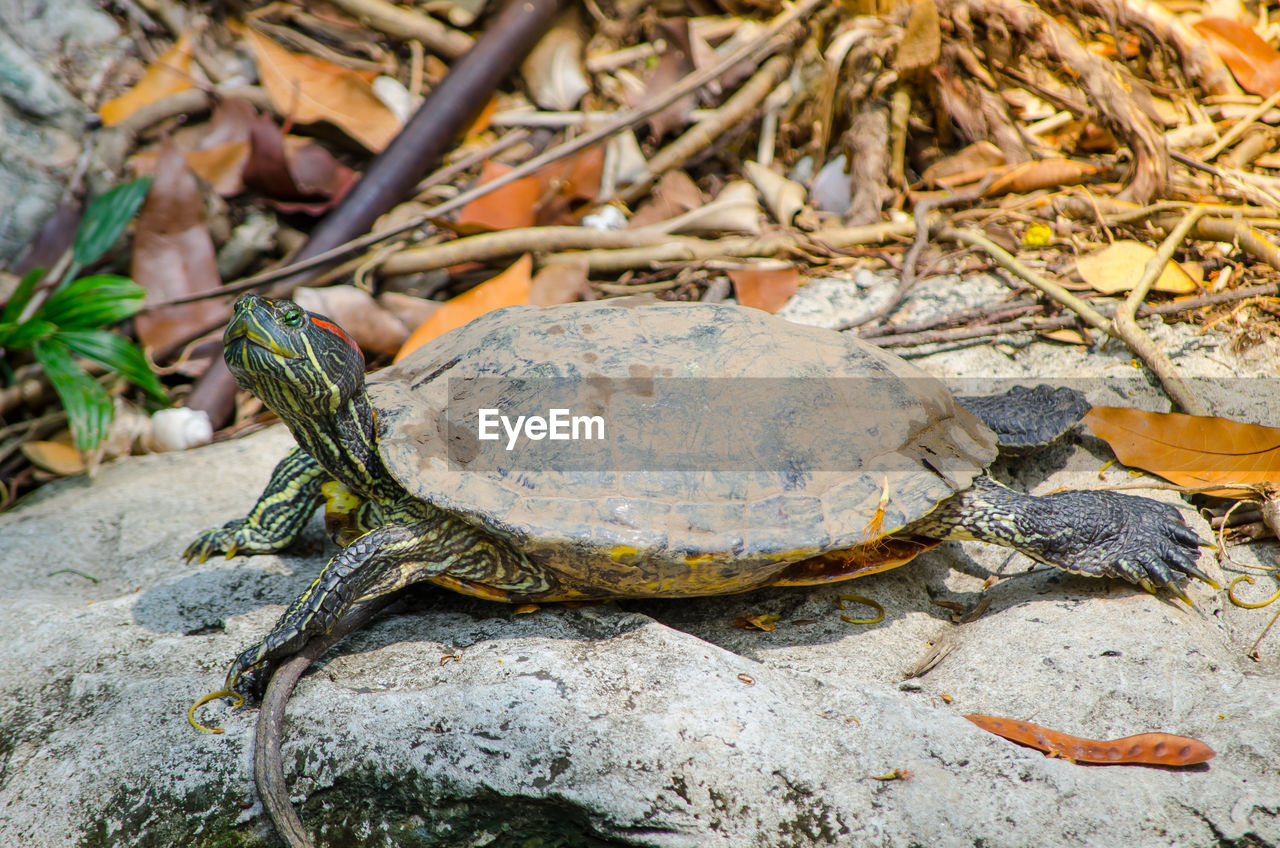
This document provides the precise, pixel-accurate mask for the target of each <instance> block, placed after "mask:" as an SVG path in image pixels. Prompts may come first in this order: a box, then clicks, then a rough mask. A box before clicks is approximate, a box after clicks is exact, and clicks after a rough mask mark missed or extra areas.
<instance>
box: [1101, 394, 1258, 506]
mask: <svg viewBox="0 0 1280 848" xmlns="http://www.w3.org/2000/svg"><path fill="white" fill-rule="evenodd" d="M1084 421H1085V424H1086V425H1087V426H1088V427H1089V430H1090V431H1091V432H1092V433H1093V434H1094V435H1095V436H1097V437H1098V438H1100V439H1102V440H1103V441H1105V442H1106V443H1107V444H1109V445H1110V446H1111V449H1112V450H1113V451H1115V454H1116V458H1117V459H1119V460H1120V461H1121V462H1123V463H1124V464H1125V465H1130V466H1133V467H1134V468H1141V469H1142V470H1144V471H1149V472H1151V473H1152V474H1157V475H1159V476H1161V477H1163V478H1164V479H1166V480H1168V481H1169V482H1171V483H1174V484H1176V485H1178V486H1187V487H1192V488H1199V487H1204V486H1222V487H1224V489H1231V487H1233V486H1237V487H1238V486H1249V485H1257V484H1260V483H1270V484H1273V485H1274V484H1275V482H1276V481H1277V480H1280V428H1276V427H1263V426H1262V425H1260V424H1245V423H1242V422H1239V421H1231V420H1228V419H1226V418H1206V417H1201V416H1196V415H1183V414H1181V413H1177V412H1143V411H1141V410H1137V409H1127V408H1122V407H1111V406H1095V407H1094V408H1093V409H1091V410H1090V411H1089V413H1088V414H1087V415H1086V416H1085V417H1084ZM1235 491H1237V492H1239V491H1240V490H1238V489H1237V490H1235Z"/></svg>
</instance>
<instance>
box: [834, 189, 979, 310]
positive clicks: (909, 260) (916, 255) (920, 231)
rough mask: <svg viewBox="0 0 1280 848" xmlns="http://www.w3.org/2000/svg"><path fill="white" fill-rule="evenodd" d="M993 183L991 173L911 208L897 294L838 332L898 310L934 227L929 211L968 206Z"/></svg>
mask: <svg viewBox="0 0 1280 848" xmlns="http://www.w3.org/2000/svg"><path fill="white" fill-rule="evenodd" d="M994 179H995V175H994V173H989V174H987V175H986V176H985V177H983V178H982V181H981V182H979V183H978V185H977V186H976V187H974V188H971V189H968V190H967V191H957V192H952V193H951V194H947V195H943V196H941V197H925V198H922V199H920V200H919V201H917V202H916V205H915V208H914V209H913V210H911V217H912V219H913V220H914V222H915V226H916V237H915V239H914V240H912V242H911V247H910V248H908V250H907V255H906V256H905V257H904V258H903V260H902V273H901V275H900V276H899V279H898V288H897V291H895V292H894V293H893V297H891V298H889V299H888V300H886V301H885V302H884V304H882V305H881V306H880V307H879V308H878V309H876V310H875V311H874V312H872V313H871V314H869V315H867V316H866V317H864V318H859V319H858V321H857V322H856V323H853V324H849V325H847V326H843V327H840V328H839V329H841V330H849V329H852V328H853V327H861V326H863V325H865V324H870V323H871V322H872V321H879V320H881V319H882V318H884V317H885V316H886V315H888V314H889V313H890V312H892V311H893V310H895V309H897V308H898V304H900V303H902V300H903V298H905V297H906V296H907V294H908V293H909V292H910V291H911V289H912V288H913V287H914V286H915V284H916V264H917V263H918V262H919V261H920V254H921V253H923V252H924V247H925V245H926V244H928V243H929V230H930V229H931V228H932V227H933V226H936V225H935V224H933V223H931V222H930V221H929V215H930V214H931V213H932V212H933V210H935V209H937V208H939V207H942V206H952V205H955V204H959V203H971V202H973V201H975V200H979V199H981V197H982V196H983V195H984V194H985V193H986V191H987V189H988V188H990V187H991V182H992V180H994Z"/></svg>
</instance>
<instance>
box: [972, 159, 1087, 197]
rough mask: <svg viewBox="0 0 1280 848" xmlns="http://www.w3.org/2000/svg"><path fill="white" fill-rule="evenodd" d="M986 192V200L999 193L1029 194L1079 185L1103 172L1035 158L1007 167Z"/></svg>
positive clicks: (1083, 165) (1067, 161)
mask: <svg viewBox="0 0 1280 848" xmlns="http://www.w3.org/2000/svg"><path fill="white" fill-rule="evenodd" d="M1001 170H1002V173H1001V174H1000V176H998V177H996V179H995V182H993V183H992V184H991V187H990V188H988V189H987V191H986V195H985V196H987V197H995V196H996V195H1000V194H1027V193H1028V192H1032V191H1038V190H1040V189H1042V188H1061V187H1062V186H1070V185H1078V184H1080V183H1082V182H1084V181H1085V179H1087V178H1088V177H1092V176H1094V175H1096V174H1099V173H1101V172H1102V169H1101V168H1099V167H1098V166H1097V165H1090V164H1089V163H1088V162H1077V161H1076V160H1075V159H1033V160H1031V161H1028V162H1019V163H1018V164H1016V165H1006V166H1005V167H1004V168H1003V169H1001Z"/></svg>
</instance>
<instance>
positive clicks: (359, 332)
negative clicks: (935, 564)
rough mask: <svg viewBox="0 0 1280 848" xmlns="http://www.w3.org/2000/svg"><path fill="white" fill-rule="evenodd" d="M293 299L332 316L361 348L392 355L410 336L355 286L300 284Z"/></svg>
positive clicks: (301, 304)
mask: <svg viewBox="0 0 1280 848" xmlns="http://www.w3.org/2000/svg"><path fill="white" fill-rule="evenodd" d="M293 299H294V300H296V301H297V302H298V305H299V306H301V307H302V308H303V309H305V310H307V311H308V312H318V313H320V314H321V315H325V316H327V317H329V318H332V319H333V320H334V321H335V322H337V324H338V326H340V327H342V329H344V330H346V331H347V334H348V335H350V336H351V338H353V339H355V342H356V344H358V345H360V348H361V349H362V350H367V351H371V352H373V353H381V354H385V355H387V356H393V355H395V353H396V351H398V350H400V346H401V345H403V344H404V340H405V339H407V338H408V337H409V331H408V330H407V329H405V326H404V325H403V324H401V323H400V322H399V321H398V320H396V317H395V316H394V315H392V314H391V313H390V312H388V311H387V310H385V309H383V308H382V307H381V306H380V305H378V303H377V302H375V301H374V299H373V297H372V296H370V294H369V293H368V292H366V291H363V290H362V289H358V288H356V287H355V286H324V287H321V288H311V287H306V286H299V287H298V289H297V291H295V292H294V295H293Z"/></svg>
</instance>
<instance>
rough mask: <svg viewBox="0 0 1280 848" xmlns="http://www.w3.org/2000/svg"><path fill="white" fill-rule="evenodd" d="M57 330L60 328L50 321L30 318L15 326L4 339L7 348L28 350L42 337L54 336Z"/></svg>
mask: <svg viewBox="0 0 1280 848" xmlns="http://www.w3.org/2000/svg"><path fill="white" fill-rule="evenodd" d="M57 330H58V328H57V327H56V326H54V325H53V324H51V323H49V322H48V321H43V320H41V319H39V318H29V319H27V320H26V321H23V322H22V323H21V324H18V325H16V326H14V327H13V330H12V332H10V333H9V335H8V337H7V338H6V339H5V340H4V346H5V349H6V350H26V349H27V348H29V347H33V346H34V345H35V344H36V343H37V342H39V341H40V340H41V339H47V338H48V337H49V336H52V335H53V334H54V333H55V332H57Z"/></svg>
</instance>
